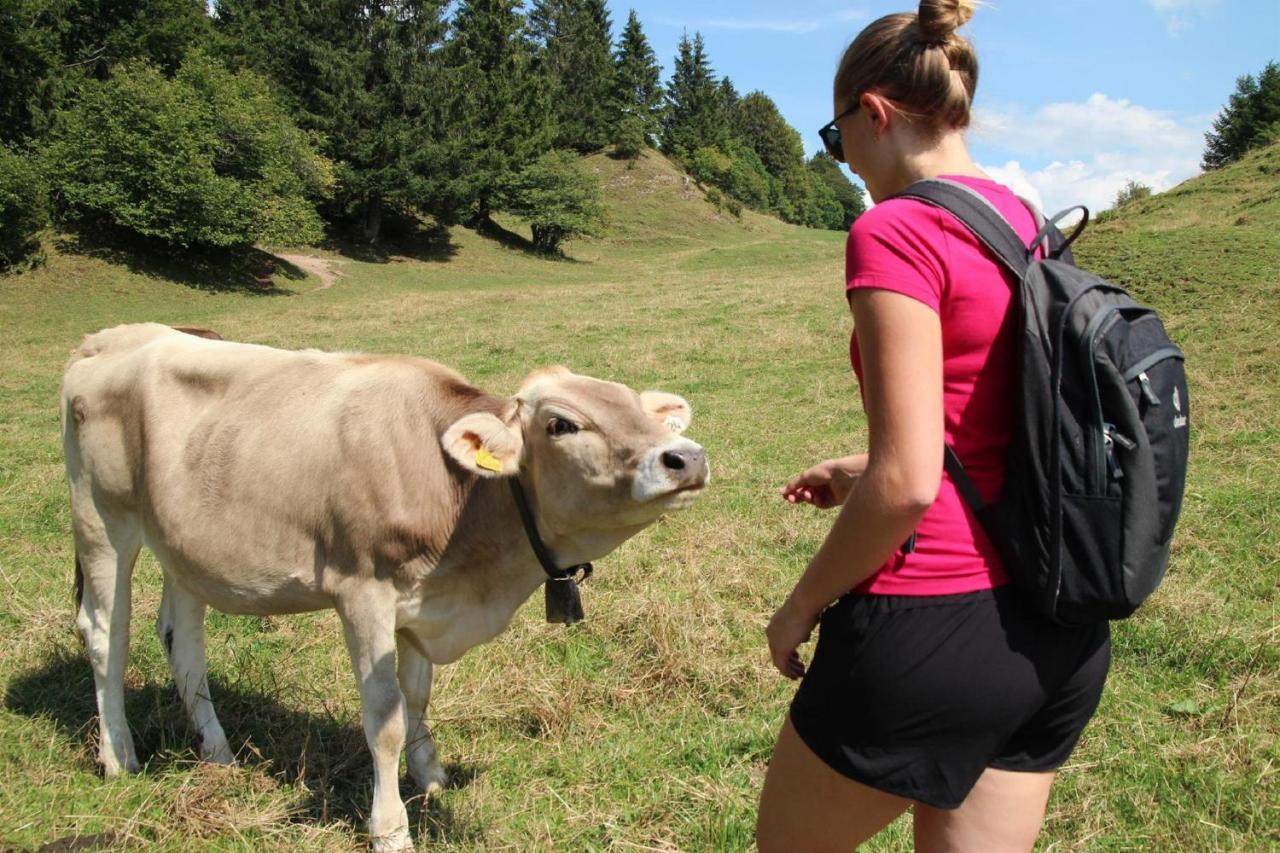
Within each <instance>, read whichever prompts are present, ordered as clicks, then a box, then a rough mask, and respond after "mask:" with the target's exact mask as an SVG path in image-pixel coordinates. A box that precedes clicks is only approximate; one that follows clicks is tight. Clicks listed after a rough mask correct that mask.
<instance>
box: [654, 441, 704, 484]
mask: <svg viewBox="0 0 1280 853" xmlns="http://www.w3.org/2000/svg"><path fill="white" fill-rule="evenodd" d="M660 458H661V461H662V466H663V467H664V468H666V469H667V470H668V471H670V472H671V474H672V475H673V476H674V477H675V478H676V479H677V480H680V481H689V482H694V481H697V480H700V479H705V477H706V472H707V454H706V452H705V451H704V450H703V449H702V448H701V447H699V446H697V445H696V444H695V445H692V446H686V447H678V448H671V449H670V450H665V451H663V453H662V456H661V457H660Z"/></svg>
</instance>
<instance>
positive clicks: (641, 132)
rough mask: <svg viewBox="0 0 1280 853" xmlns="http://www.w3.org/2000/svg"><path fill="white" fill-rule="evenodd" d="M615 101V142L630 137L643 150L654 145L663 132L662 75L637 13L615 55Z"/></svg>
mask: <svg viewBox="0 0 1280 853" xmlns="http://www.w3.org/2000/svg"><path fill="white" fill-rule="evenodd" d="M613 101H614V110H615V114H616V116H617V119H618V125H617V129H616V131H615V141H616V140H617V139H618V138H621V137H623V136H628V135H629V136H630V137H631V138H636V137H639V145H640V146H641V147H642V146H644V145H652V144H653V142H654V140H656V139H657V136H658V133H659V132H660V131H661V130H662V122H661V116H662V71H661V69H659V68H658V58H657V55H656V54H654V52H653V48H652V47H650V46H649V40H648V39H646V38H645V35H644V30H643V29H641V27H640V19H639V18H638V17H637V16H636V12H635V10H634V9H632V10H631V14H630V15H628V16H627V26H626V27H625V28H624V29H623V31H622V38H621V39H620V40H619V42H618V50H617V52H616V53H615V54H614V90H613ZM636 153H637V154H639V150H637V151H636Z"/></svg>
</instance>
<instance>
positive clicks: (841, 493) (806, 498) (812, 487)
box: [782, 453, 867, 509]
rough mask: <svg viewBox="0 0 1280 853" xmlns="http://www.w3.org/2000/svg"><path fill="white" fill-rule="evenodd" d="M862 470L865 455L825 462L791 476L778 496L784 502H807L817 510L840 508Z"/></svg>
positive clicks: (863, 468) (864, 466)
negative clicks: (780, 496) (780, 495)
mask: <svg viewBox="0 0 1280 853" xmlns="http://www.w3.org/2000/svg"><path fill="white" fill-rule="evenodd" d="M866 469H867V454H865V453H859V454H858V455H856V456H845V457H842V458H840V459H828V460H826V461H825V462H819V463H818V464H817V465H814V466H813V467H812V468H810V469H808V470H807V471H804V472H802V473H800V474H797V475H796V476H795V477H792V478H791V482H789V483H787V485H786V486H784V487H783V489H782V497H783V498H784V499H785V500H786V501H787V502H788V503H793V504H795V503H808V504H813V505H814V506H816V507H817V508H818V509H831V508H832V507H837V506H841V505H843V504H844V501H845V498H847V497H849V492H850V491H851V490H852V489H853V484H854V483H855V482H857V479H858V478H859V477H861V476H862V472H863V471H865V470H866Z"/></svg>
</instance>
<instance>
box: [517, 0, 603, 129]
mask: <svg viewBox="0 0 1280 853" xmlns="http://www.w3.org/2000/svg"><path fill="white" fill-rule="evenodd" d="M610 26H611V25H610V22H609V12H608V9H607V8H606V7H605V3H604V0H534V3H533V8H532V9H531V10H530V12H529V33H530V35H531V37H532V38H533V40H534V42H535V43H536V44H537V45H538V60H539V68H540V70H541V72H542V73H543V74H544V75H545V77H546V84H547V90H548V97H549V98H550V103H551V110H552V114H553V116H554V118H555V124H556V135H555V144H556V145H557V146H560V147H563V148H573V149H576V150H578V151H583V152H587V151H597V150H599V149H601V148H603V147H604V146H605V145H606V144H607V143H608V142H609V137H610V135H611V130H612V128H613V125H614V123H615V116H614V114H613V112H612V109H611V95H612V93H613V86H614V68H613V56H612V54H611V50H612V35H611V32H610Z"/></svg>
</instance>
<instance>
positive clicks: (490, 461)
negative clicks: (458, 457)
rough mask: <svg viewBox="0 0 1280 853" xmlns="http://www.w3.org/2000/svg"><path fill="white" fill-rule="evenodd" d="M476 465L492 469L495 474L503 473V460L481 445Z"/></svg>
mask: <svg viewBox="0 0 1280 853" xmlns="http://www.w3.org/2000/svg"><path fill="white" fill-rule="evenodd" d="M476 467H477V468H483V469H484V470H486V471H492V472H494V473H495V474H501V473H502V460H501V459H499V458H498V457H496V456H494V455H493V454H492V453H490V452H489V450H488V448H486V447H481V448H480V449H479V450H477V451H476Z"/></svg>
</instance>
